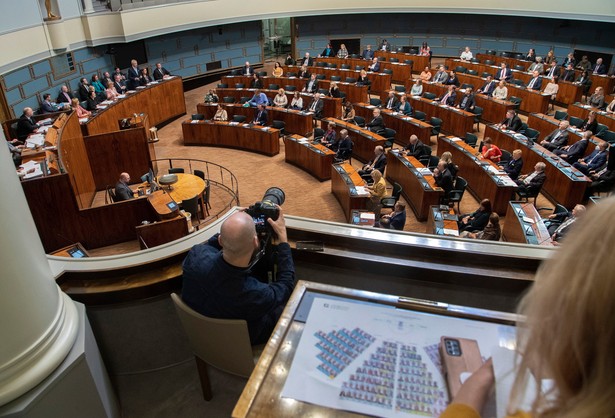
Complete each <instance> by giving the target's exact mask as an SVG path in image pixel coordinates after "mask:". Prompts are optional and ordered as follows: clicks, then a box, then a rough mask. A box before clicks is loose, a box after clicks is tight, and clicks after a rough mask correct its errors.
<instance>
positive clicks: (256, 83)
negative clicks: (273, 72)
mask: <svg viewBox="0 0 615 418" xmlns="http://www.w3.org/2000/svg"><path fill="white" fill-rule="evenodd" d="M250 88H252V89H262V88H263V82H262V81H261V77H260V76H259V75H258V74H257V73H254V74H252V81H251V82H250Z"/></svg>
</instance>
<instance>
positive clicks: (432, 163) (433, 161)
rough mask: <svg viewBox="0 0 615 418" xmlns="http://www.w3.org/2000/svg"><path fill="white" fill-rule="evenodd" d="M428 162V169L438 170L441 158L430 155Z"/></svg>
mask: <svg viewBox="0 0 615 418" xmlns="http://www.w3.org/2000/svg"><path fill="white" fill-rule="evenodd" d="M427 161H428V162H427V167H428V168H429V169H432V168H436V167H437V166H438V163H439V162H440V157H438V156H437V155H430V156H429V160H427Z"/></svg>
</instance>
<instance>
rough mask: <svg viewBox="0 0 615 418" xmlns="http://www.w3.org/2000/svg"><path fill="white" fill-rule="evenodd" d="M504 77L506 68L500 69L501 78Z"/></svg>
mask: <svg viewBox="0 0 615 418" xmlns="http://www.w3.org/2000/svg"><path fill="white" fill-rule="evenodd" d="M502 78H504V70H502V71H500V79H502Z"/></svg>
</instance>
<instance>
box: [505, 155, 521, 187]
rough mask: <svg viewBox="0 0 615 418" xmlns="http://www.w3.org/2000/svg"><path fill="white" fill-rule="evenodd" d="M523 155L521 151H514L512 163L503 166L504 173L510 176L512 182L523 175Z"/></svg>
mask: <svg viewBox="0 0 615 418" xmlns="http://www.w3.org/2000/svg"><path fill="white" fill-rule="evenodd" d="M522 154H523V153H522V152H521V150H520V149H516V150H514V151H513V152H512V158H511V159H510V161H508V162H507V163H504V164H503V165H502V168H503V169H504V172H505V173H506V174H508V177H510V178H511V180H517V178H518V177H519V174H521V169H522V168H523V159H522V158H521V157H522Z"/></svg>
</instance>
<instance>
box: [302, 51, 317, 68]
mask: <svg viewBox="0 0 615 418" xmlns="http://www.w3.org/2000/svg"><path fill="white" fill-rule="evenodd" d="M299 65H305V66H306V67H311V66H312V65H314V58H310V53H309V52H306V53H305V56H304V57H303V58H302V59H301V61H300V63H299Z"/></svg>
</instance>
